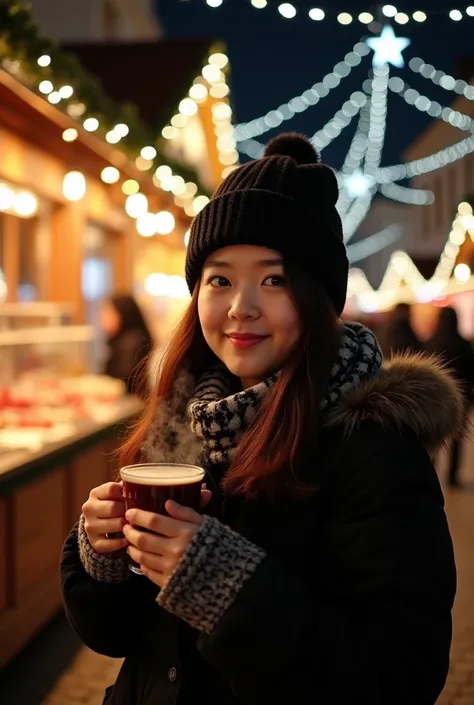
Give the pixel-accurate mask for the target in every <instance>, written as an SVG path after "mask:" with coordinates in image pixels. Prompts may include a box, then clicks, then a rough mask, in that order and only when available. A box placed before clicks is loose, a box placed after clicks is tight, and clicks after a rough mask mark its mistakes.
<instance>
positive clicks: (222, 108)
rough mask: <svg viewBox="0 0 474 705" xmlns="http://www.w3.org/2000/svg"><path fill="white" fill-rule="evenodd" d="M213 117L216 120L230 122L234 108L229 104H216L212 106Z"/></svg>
mask: <svg viewBox="0 0 474 705" xmlns="http://www.w3.org/2000/svg"><path fill="white" fill-rule="evenodd" d="M212 115H213V117H214V120H218V121H220V120H230V119H231V117H232V108H231V107H230V105H228V104H227V103H216V104H215V105H213V106H212Z"/></svg>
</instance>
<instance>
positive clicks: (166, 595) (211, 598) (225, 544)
mask: <svg viewBox="0 0 474 705" xmlns="http://www.w3.org/2000/svg"><path fill="white" fill-rule="evenodd" d="M265 555H266V554H265V552H264V551H263V550H262V549H260V548H259V547H258V546H256V545H255V544H253V543H251V542H250V541H248V540H247V539H246V538H244V537H243V536H241V535H240V534H238V533H236V532H235V531H233V530H232V529H230V528H229V527H228V526H225V525H224V524H221V522H220V521H218V520H217V519H215V518H213V517H208V516H206V517H205V518H204V523H203V524H202V526H201V527H200V529H199V531H198V532H197V533H196V534H195V535H194V537H193V539H192V541H191V543H190V544H189V546H188V548H187V549H186V551H185V553H184V555H183V557H182V558H181V560H180V562H179V563H178V565H177V567H176V569H175V571H174V573H173V574H172V575H171V578H170V579H169V581H168V583H167V585H166V586H165V588H164V589H163V590H162V591H161V592H160V594H159V595H158V597H157V602H158V604H159V605H161V607H164V608H165V609H166V610H168V612H171V613H172V614H174V615H176V616H177V617H180V618H181V619H183V620H184V621H185V622H187V623H188V624H189V625H190V626H191V627H193V628H195V629H198V630H199V631H201V632H204V633H205V634H210V633H211V632H212V631H213V629H214V627H215V626H216V624H217V623H218V621H219V619H220V618H221V617H222V616H223V615H224V613H225V612H226V611H227V609H228V608H229V607H230V606H231V605H232V603H233V602H234V600H235V598H236V597H237V595H238V593H239V592H240V591H241V589H242V587H243V585H244V583H245V582H246V581H247V580H248V579H249V578H250V577H251V576H252V574H253V573H254V572H255V570H256V569H257V568H258V566H259V565H260V563H261V562H262V561H263V559H264V558H265Z"/></svg>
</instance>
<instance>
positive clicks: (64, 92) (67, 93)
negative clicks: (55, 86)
mask: <svg viewBox="0 0 474 705" xmlns="http://www.w3.org/2000/svg"><path fill="white" fill-rule="evenodd" d="M58 93H59V95H60V96H61V98H64V99H65V100H66V99H67V98H70V97H71V96H72V94H73V93H74V89H73V87H72V86H62V88H60V89H59V91H58Z"/></svg>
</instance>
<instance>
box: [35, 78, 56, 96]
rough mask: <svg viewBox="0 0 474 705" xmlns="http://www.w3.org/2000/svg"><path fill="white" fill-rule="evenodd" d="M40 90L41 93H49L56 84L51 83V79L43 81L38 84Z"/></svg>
mask: <svg viewBox="0 0 474 705" xmlns="http://www.w3.org/2000/svg"><path fill="white" fill-rule="evenodd" d="M38 88H39V90H40V92H41V93H44V94H45V95H47V94H48V93H51V91H52V90H53V88H54V86H53V84H52V83H51V81H41V83H40V84H39V86H38Z"/></svg>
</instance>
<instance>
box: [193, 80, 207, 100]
mask: <svg viewBox="0 0 474 705" xmlns="http://www.w3.org/2000/svg"><path fill="white" fill-rule="evenodd" d="M189 97H190V98H192V99H193V100H197V101H200V100H205V99H206V98H207V88H206V86H205V85H204V84H203V83H195V84H194V85H193V86H191V88H190V89H189Z"/></svg>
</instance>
